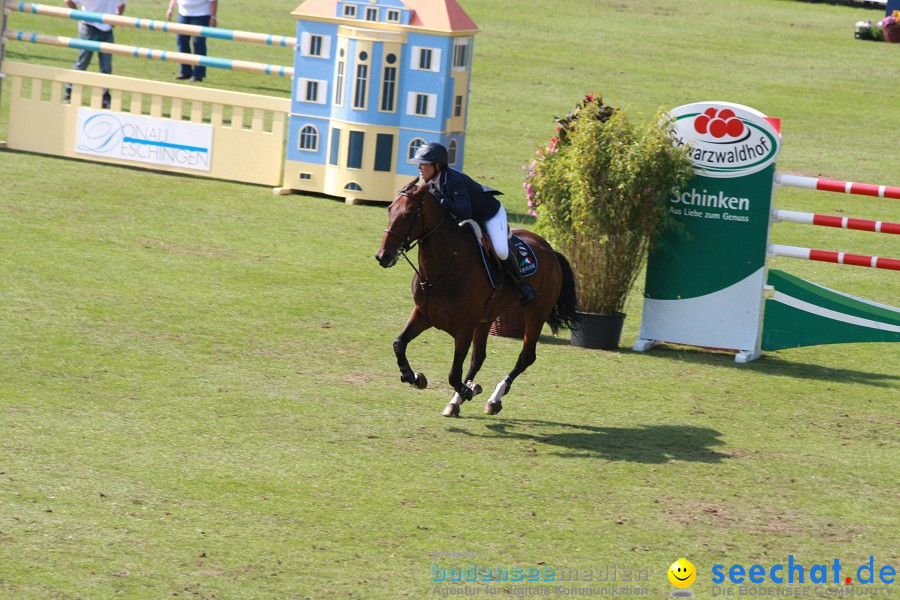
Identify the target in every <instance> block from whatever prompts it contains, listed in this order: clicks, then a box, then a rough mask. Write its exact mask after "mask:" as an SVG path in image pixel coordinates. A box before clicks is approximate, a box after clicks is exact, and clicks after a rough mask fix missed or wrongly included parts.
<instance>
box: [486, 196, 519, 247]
mask: <svg viewBox="0 0 900 600" xmlns="http://www.w3.org/2000/svg"><path fill="white" fill-rule="evenodd" d="M484 230H485V232H487V234H488V237H490V238H491V244H493V246H494V254H496V255H497V258H499V259H500V260H506V257H507V256H509V238H510V236H511V235H512V234H511V233H510V232H509V221H507V219H506V210H505V209H504V208H503V207H502V206H501V207H500V210H498V211H497V214H496V215H494V216H493V217H491V218H490V219H488V220H487V222H486V223H485V224H484Z"/></svg>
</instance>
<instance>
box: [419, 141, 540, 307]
mask: <svg viewBox="0 0 900 600" xmlns="http://www.w3.org/2000/svg"><path fill="white" fill-rule="evenodd" d="M447 160H448V155H447V149H446V148H445V147H444V146H442V145H441V144H438V143H435V142H429V143H427V144H424V145H422V146H420V147H419V149H418V150H417V151H416V155H415V157H414V158H413V162H415V163H418V164H419V173H420V174H421V175H422V179H424V180H425V182H426V183H427V184H428V185H429V191H430V192H431V193H432V194H433V195H434V196H435V197H436V198H437V199H438V200H439V201H440V203H441V206H443V207H444V208H445V209H447V210H448V211H449V212H450V214H452V215H453V216H454V217H456V218H457V219H459V221H464V220H466V219H473V220H475V221H476V222H478V223H479V224H481V226H482V228H483V229H484V230H485V231H486V232H487V234H488V236H490V238H491V243H492V244H493V246H494V253H495V254H496V255H497V256H498V257H499V258H500V260H501V261H503V266H504V268H505V270H506V272H507V273H509V275H510V276H511V277H512V278H513V280H514V281H515V282H516V287H517V288H518V290H519V301H520V302H521V303H522V304H528V303H529V302H531V301H532V300H534V288H532V287H531V285H529V284H528V282H526V281H524V280H523V279H522V273H521V272H520V271H519V263H518V261H517V260H516V255H515V251H513V252H510V242H509V238H510V235H511V234H510V233H509V223H508V222H507V220H506V210H504V209H503V205H502V204H500V201H499V200H497V198H496V197H495V196H496V195H499V194H501V192H498V191H497V190H493V189H491V188H489V187H486V186H482V185H480V184H479V183H477V182H476V181H475V180H473V179H472V178H471V177H469V176H468V175H466V174H465V173H463V172H461V171H457V170H456V169H451V168H450V167H448V166H447Z"/></svg>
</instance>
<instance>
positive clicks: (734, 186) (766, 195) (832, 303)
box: [634, 102, 900, 363]
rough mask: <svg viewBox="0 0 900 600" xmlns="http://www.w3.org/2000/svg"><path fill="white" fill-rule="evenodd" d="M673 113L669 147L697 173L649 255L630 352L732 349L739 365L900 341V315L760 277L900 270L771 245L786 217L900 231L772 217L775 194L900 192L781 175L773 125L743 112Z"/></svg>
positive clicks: (890, 264) (791, 280) (699, 107)
mask: <svg viewBox="0 0 900 600" xmlns="http://www.w3.org/2000/svg"><path fill="white" fill-rule="evenodd" d="M671 114H672V116H673V117H674V119H675V133H676V143H680V144H689V145H690V146H691V147H692V159H693V162H694V169H695V175H694V177H693V179H692V180H691V181H690V182H689V183H688V185H687V186H686V187H685V188H684V189H682V190H679V191H678V193H677V194H676V195H674V196H673V198H672V200H671V205H670V207H669V213H670V215H671V216H672V217H673V218H674V219H675V220H676V221H677V222H679V223H681V224H682V225H683V228H680V229H672V230H670V231H668V232H666V234H664V236H663V239H662V240H661V244H660V246H659V247H658V248H656V249H654V250H653V251H652V252H651V253H650V256H649V259H648V266H647V280H646V286H645V293H644V307H643V318H642V321H641V332H640V338H639V339H638V341H637V342H636V343H635V345H634V349H635V350H637V351H646V350H648V349H650V348H651V347H653V346H654V345H656V344H658V343H660V342H671V343H676V344H686V345H692V346H702V347H708V348H717V349H728V350H734V351H736V352H737V355H736V357H735V360H736V361H737V362H741V363H744V362H749V361H751V360H754V359H756V358H758V357H759V356H761V355H762V352H763V351H764V350H779V349H784V348H794V347H799V346H811V345H819V344H835V343H842V342H900V309H898V308H894V307H891V306H886V305H884V304H879V303H876V302H871V301H868V300H864V299H861V298H856V297H853V296H850V295H848V294H843V293H841V292H836V291H834V290H830V289H828V288H824V287H822V286H819V285H816V284H814V283H810V282H808V281H805V280H803V279H800V278H799V277H796V276H793V275H790V274H788V273H784V272H782V271H779V270H775V269H772V270H769V271H768V272H767V258H768V257H774V256H782V257H789V258H803V259H808V260H818V261H825V262H833V263H840V264H845V265H856V266H865V267H873V268H879V269H890V270H900V260H897V259H894V258H883V257H875V256H866V255H860V254H852V253H846V252H835V251H829V250H816V249H811V248H799V247H795V246H785V245H780V244H773V243H770V241H769V239H770V232H771V225H772V224H773V223H777V222H782V221H786V222H794V223H804V224H809V225H821V226H828V227H842V228H847V229H858V230H863V231H871V232H875V233H881V234H897V233H900V224H898V223H890V222H882V221H872V220H866V219H857V218H849V217H835V216H830V215H817V214H812V213H801V212H795V211H787V210H773V208H772V204H773V200H774V195H775V189H776V186H789V187H800V188H806V189H814V190H820V191H830V192H841V193H848V194H858V195H866V196H875V197H881V198H900V188H892V187H888V186H879V185H869V184H859V183H850V182H843V181H832V180H827V179H815V178H809V177H798V176H793V175H783V174H777V173H776V172H775V159H776V158H777V156H778V153H779V151H780V148H781V135H780V122H779V121H778V120H777V119H771V118H768V117H766V116H765V115H763V114H762V113H759V112H758V111H756V110H754V109H752V108H749V107H746V106H741V105H737V104H730V103H725V102H703V103H697V104H689V105H686V106H681V107H679V108H676V109H675V110H674V111H672V113H671ZM767 284H768V285H767ZM766 290H770V291H771V292H772V296H771V297H770V298H768V299H766V298H765V292H766Z"/></svg>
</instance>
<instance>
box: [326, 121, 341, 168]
mask: <svg viewBox="0 0 900 600" xmlns="http://www.w3.org/2000/svg"><path fill="white" fill-rule="evenodd" d="M340 149H341V130H340V129H338V128H337V127H332V128H331V152H330V153H329V154H328V164H329V165H334V166H335V167H336V166H337V165H338V153H339V152H340Z"/></svg>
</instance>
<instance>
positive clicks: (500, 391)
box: [488, 379, 508, 402]
mask: <svg viewBox="0 0 900 600" xmlns="http://www.w3.org/2000/svg"><path fill="white" fill-rule="evenodd" d="M507 389H508V386H507V385H506V380H505V379H504V380H503V381H501V382H500V383H498V384H497V387H496V388H494V393H493V394H491V397H490V398H488V402H499V401H500V399H501V398H502V397H503V395H504V394H505V393H506V390H507Z"/></svg>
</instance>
